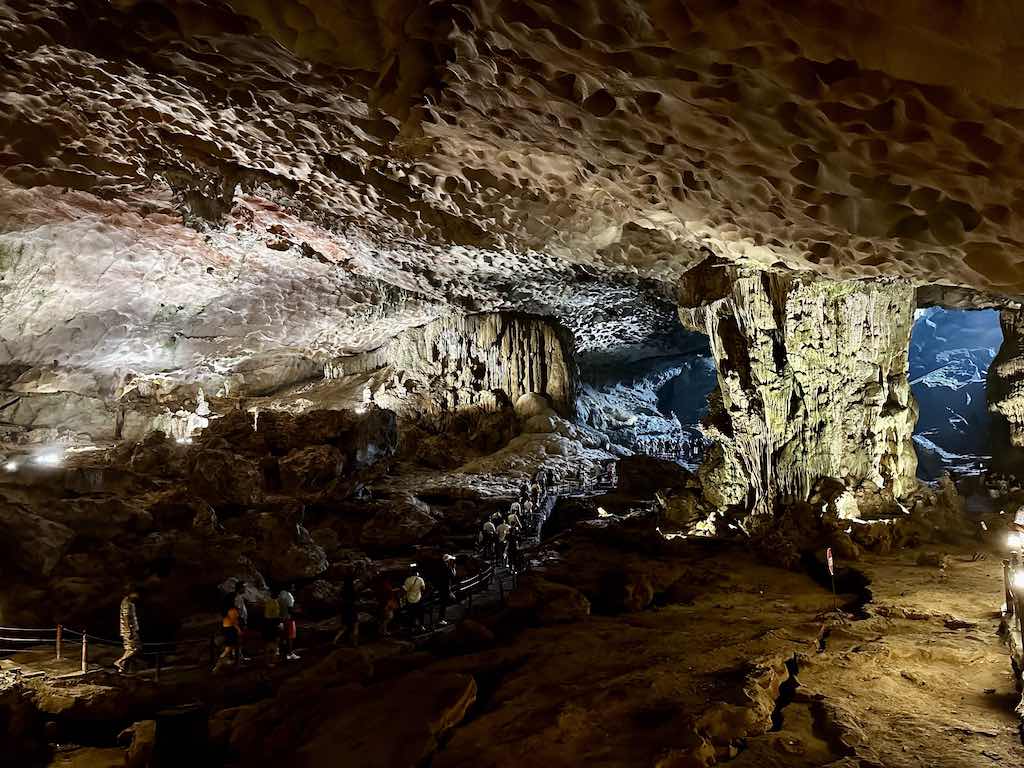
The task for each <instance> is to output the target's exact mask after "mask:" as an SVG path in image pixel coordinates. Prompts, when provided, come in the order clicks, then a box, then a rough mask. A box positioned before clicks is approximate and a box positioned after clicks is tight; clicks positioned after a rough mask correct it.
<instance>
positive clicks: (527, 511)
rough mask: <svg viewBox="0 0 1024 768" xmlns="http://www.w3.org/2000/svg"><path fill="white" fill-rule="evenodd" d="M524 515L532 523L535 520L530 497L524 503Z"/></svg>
mask: <svg viewBox="0 0 1024 768" xmlns="http://www.w3.org/2000/svg"><path fill="white" fill-rule="evenodd" d="M523 516H524V517H525V518H526V519H527V520H529V521H530V522H531V523H532V522H533V502H532V501H530V500H529V499H527V500H526V503H525V504H523Z"/></svg>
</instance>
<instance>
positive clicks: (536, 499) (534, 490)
mask: <svg viewBox="0 0 1024 768" xmlns="http://www.w3.org/2000/svg"><path fill="white" fill-rule="evenodd" d="M530 497H531V498H532V499H533V503H534V505H535V506H538V505H540V483H538V482H537V481H536V480H534V481H533V485H531V486H530Z"/></svg>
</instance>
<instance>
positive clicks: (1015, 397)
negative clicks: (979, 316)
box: [986, 309, 1024, 477]
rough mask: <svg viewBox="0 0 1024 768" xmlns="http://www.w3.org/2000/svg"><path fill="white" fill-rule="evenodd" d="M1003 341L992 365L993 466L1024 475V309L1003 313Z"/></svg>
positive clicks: (990, 382)
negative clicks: (994, 415) (994, 416)
mask: <svg viewBox="0 0 1024 768" xmlns="http://www.w3.org/2000/svg"><path fill="white" fill-rule="evenodd" d="M999 325H1000V326H1001V328H1002V330H1003V343H1002V345H1001V346H1000V347H999V353H998V354H997V355H996V356H995V359H993V360H992V365H991V366H990V367H989V369H988V381H987V386H986V389H987V395H988V408H989V411H991V412H992V413H994V414H996V418H994V419H993V420H992V469H994V470H996V471H998V472H1005V473H1007V474H1011V475H1016V476H1017V477H1021V476H1022V475H1024V310H1018V309H1004V310H1002V311H1001V312H1000V313H999Z"/></svg>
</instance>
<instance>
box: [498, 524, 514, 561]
mask: <svg viewBox="0 0 1024 768" xmlns="http://www.w3.org/2000/svg"><path fill="white" fill-rule="evenodd" d="M511 532H512V528H511V527H510V526H509V524H508V523H506V522H502V524H501V525H499V526H498V529H497V533H498V561H499V562H500V563H501V564H502V565H505V564H506V562H507V557H508V551H507V548H508V535H509V533H511Z"/></svg>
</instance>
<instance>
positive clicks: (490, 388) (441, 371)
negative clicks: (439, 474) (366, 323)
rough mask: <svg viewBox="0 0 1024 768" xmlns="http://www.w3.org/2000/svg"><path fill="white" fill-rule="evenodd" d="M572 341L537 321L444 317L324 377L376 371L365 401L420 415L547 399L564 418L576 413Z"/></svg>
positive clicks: (343, 362)
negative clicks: (537, 397) (374, 379)
mask: <svg viewBox="0 0 1024 768" xmlns="http://www.w3.org/2000/svg"><path fill="white" fill-rule="evenodd" d="M573 346H574V343H573V339H572V336H571V334H569V333H568V331H566V329H565V328H562V327H560V326H559V325H557V324H556V323H554V322H552V321H550V320H548V319H545V318H540V317H530V316H526V315H516V314H509V313H490V314H478V315H454V314H453V315H447V316H445V317H442V318H440V319H438V320H435V321H434V322H432V323H428V324H427V325H425V326H422V327H420V328H413V329H410V330H408V331H405V332H403V333H401V334H399V335H398V336H396V337H395V338H394V339H392V340H391V341H389V342H388V343H387V344H385V345H383V346H382V347H380V348H378V349H375V350H373V351H372V352H367V353H364V354H362V355H356V356H352V357H345V358H339V359H337V360H335V361H334V362H332V363H329V364H328V365H327V366H326V369H325V378H327V379H333V378H340V377H343V376H349V375H354V374H361V373H368V372H378V373H380V374H381V375H379V376H377V377H375V378H376V379H377V380H378V381H379V383H378V381H375V382H373V383H371V384H369V385H368V386H367V392H366V394H367V399H368V400H371V401H372V402H374V403H376V404H377V405H378V406H380V407H382V408H390V409H392V410H395V411H397V412H401V413H408V414H411V415H414V416H415V417H417V418H425V419H438V418H441V417H442V416H443V415H445V414H458V413H460V412H465V411H481V412H485V413H486V412H495V411H498V410H500V409H502V408H510V407H514V406H515V405H516V403H518V402H519V401H520V399H521V398H524V397H527V396H530V395H539V396H541V397H544V398H546V399H547V400H548V401H549V402H550V404H551V406H552V407H554V409H555V410H556V411H557V412H558V413H559V414H560V415H562V416H565V417H572V416H573V415H574V414H575V411H576V389H577V378H578V375H577V371H576V364H575V361H574V359H573Z"/></svg>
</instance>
